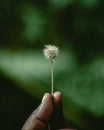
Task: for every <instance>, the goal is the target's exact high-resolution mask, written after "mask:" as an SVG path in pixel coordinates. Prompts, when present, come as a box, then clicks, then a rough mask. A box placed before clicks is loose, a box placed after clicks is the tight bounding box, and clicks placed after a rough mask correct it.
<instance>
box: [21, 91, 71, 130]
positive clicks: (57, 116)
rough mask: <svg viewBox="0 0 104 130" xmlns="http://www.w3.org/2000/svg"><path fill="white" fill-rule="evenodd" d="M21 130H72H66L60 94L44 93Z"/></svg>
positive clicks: (67, 129)
mask: <svg viewBox="0 0 104 130" xmlns="http://www.w3.org/2000/svg"><path fill="white" fill-rule="evenodd" d="M22 130H72V129H69V128H66V122H65V120H64V116H63V111H62V100H61V93H60V92H55V93H54V94H53V95H51V94H49V93H46V94H45V95H44V96H43V99H42V102H41V104H40V105H39V107H38V108H37V109H35V110H34V111H33V113H32V114H31V115H30V117H29V118H28V119H27V121H26V122H25V124H24V126H23V128H22Z"/></svg>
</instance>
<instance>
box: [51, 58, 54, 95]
mask: <svg viewBox="0 0 104 130" xmlns="http://www.w3.org/2000/svg"><path fill="white" fill-rule="evenodd" d="M53 86H54V59H53V58H52V59H51V94H53V91H54V90H53V89H54V87H53Z"/></svg>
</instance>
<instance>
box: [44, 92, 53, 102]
mask: <svg viewBox="0 0 104 130" xmlns="http://www.w3.org/2000/svg"><path fill="white" fill-rule="evenodd" d="M51 98H52V95H51V94H50V93H45V94H44V95H43V98H42V102H44V101H45V100H51Z"/></svg>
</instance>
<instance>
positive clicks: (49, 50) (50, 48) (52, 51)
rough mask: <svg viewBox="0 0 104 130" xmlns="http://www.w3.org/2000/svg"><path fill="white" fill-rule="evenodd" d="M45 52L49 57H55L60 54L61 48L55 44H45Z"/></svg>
mask: <svg viewBox="0 0 104 130" xmlns="http://www.w3.org/2000/svg"><path fill="white" fill-rule="evenodd" d="M43 52H44V56H45V57H46V58H47V59H54V58H55V57H56V56H58V54H59V48H58V47H56V46H54V45H45V49H44V50H43Z"/></svg>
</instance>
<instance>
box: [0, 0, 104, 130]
mask: <svg viewBox="0 0 104 130" xmlns="http://www.w3.org/2000/svg"><path fill="white" fill-rule="evenodd" d="M45 44H54V45H56V46H59V48H60V55H59V56H58V57H57V59H56V62H55V91H57V90H59V91H61V92H62V96H63V105H64V114H65V117H66V119H67V120H68V121H70V122H71V125H72V126H74V127H76V128H79V129H80V130H104V126H103V125H104V1H103V0H26V1H24V0H18V1H17V0H15V1H14V0H3V1H0V116H1V117H0V129H1V130H2V129H3V130H20V129H21V127H22V125H23V123H24V121H25V120H26V118H27V117H28V116H29V115H30V113H31V112H32V111H33V110H34V109H35V108H36V107H37V106H38V105H39V103H40V101H41V98H42V96H43V94H44V93H45V92H50V63H49V61H47V60H46V59H45V58H44V56H43V52H42V49H43V48H44V45H45Z"/></svg>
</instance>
